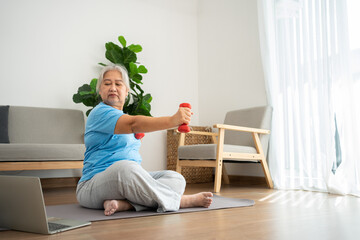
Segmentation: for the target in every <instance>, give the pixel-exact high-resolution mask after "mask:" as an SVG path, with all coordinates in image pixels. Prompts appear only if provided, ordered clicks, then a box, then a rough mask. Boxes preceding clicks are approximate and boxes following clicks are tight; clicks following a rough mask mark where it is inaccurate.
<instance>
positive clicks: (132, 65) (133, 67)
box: [129, 62, 138, 78]
mask: <svg viewBox="0 0 360 240" xmlns="http://www.w3.org/2000/svg"><path fill="white" fill-rule="evenodd" d="M129 68H130V71H129V75H130V78H132V77H133V76H134V75H135V74H137V73H138V68H137V66H136V64H135V63H133V62H131V63H129Z"/></svg>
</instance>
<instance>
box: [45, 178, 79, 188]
mask: <svg viewBox="0 0 360 240" xmlns="http://www.w3.org/2000/svg"><path fill="white" fill-rule="evenodd" d="M79 179H80V178H79V177H66V178H41V179H40V181H41V186H42V188H43V189H48V188H63V187H76V185H77V183H78V182H79Z"/></svg>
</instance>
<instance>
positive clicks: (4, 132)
mask: <svg viewBox="0 0 360 240" xmlns="http://www.w3.org/2000/svg"><path fill="white" fill-rule="evenodd" d="M8 122H9V106H0V143H10V141H9V129H8Z"/></svg>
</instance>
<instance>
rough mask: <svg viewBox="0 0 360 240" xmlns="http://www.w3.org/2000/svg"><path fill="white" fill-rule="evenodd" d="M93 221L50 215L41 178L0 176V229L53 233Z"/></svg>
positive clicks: (82, 225)
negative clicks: (47, 211)
mask: <svg viewBox="0 0 360 240" xmlns="http://www.w3.org/2000/svg"><path fill="white" fill-rule="evenodd" d="M90 224H91V222H84V221H78V220H71V219H60V218H48V217H47V215H46V210H45V204H44V198H43V193H42V188H41V183H40V179H39V178H38V177H23V176H4V175H3V176H1V175H0V228H8V229H13V230H20V231H24V232H33V233H42V234H54V233H57V232H62V231H66V230H70V229H74V228H78V227H84V226H87V225H90Z"/></svg>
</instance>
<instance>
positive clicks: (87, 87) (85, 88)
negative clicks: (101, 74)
mask: <svg viewBox="0 0 360 240" xmlns="http://www.w3.org/2000/svg"><path fill="white" fill-rule="evenodd" d="M78 92H91V87H90V85H89V84H84V85H82V86H81V87H79V89H78Z"/></svg>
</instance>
